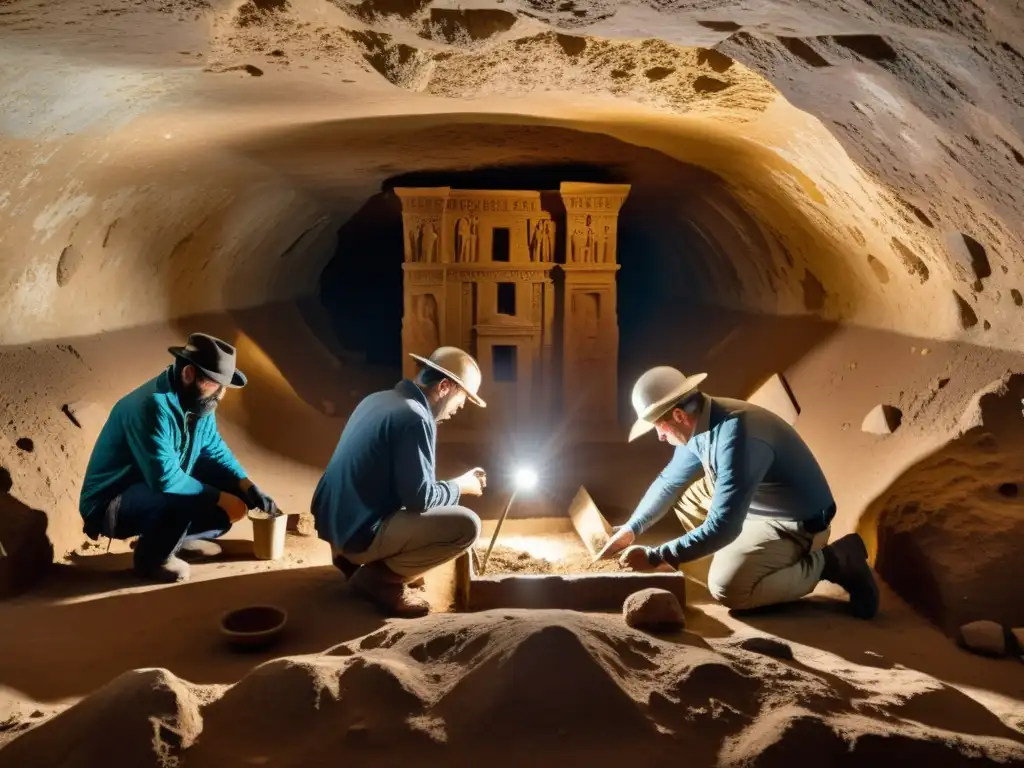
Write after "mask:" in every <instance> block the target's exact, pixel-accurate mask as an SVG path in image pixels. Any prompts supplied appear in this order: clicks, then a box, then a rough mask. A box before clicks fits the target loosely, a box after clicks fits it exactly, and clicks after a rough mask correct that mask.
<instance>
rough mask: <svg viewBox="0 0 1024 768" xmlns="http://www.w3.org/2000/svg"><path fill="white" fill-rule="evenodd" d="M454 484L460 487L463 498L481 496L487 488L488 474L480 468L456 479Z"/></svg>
mask: <svg viewBox="0 0 1024 768" xmlns="http://www.w3.org/2000/svg"><path fill="white" fill-rule="evenodd" d="M454 483H455V484H456V485H457V486H459V493H460V494H461V495H463V496H479V495H481V494H482V493H483V492H484V488H486V487H487V473H486V472H484V471H483V470H482V469H481V468H480V467H476V468H474V469H471V470H469V472H467V473H466V474H464V475H459V476H458V477H456V478H455V480H454Z"/></svg>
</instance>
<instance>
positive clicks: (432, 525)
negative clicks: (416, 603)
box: [334, 506, 480, 581]
mask: <svg viewBox="0 0 1024 768" xmlns="http://www.w3.org/2000/svg"><path fill="white" fill-rule="evenodd" d="M479 536H480V518H479V517H477V516H476V513H475V512H473V510H471V509H467V508H466V507H458V506H452V507H434V508H433V509H428V510H426V511H424V512H406V511H404V510H399V511H398V512H395V513H394V514H393V515H391V516H389V517H387V518H385V520H384V522H382V523H381V525H380V528H379V529H378V530H377V535H376V536H374V538H373V542H372V543H371V544H370V546H369V547H367V549H366V551H365V552H349V551H345V550H343V551H342V552H341V554H343V555H344V556H345V557H346V558H347V559H348V560H349V562H351V563H355V564H356V565H366V564H368V563H372V562H375V561H377V560H383V561H384V564H385V565H386V566H387V567H388V568H390V569H391V570H392V571H394V572H395V573H397V574H398V575H399V576H403V577H405V579H406V580H407V581H408V580H411V579H414V578H416V577H417V576H420V575H422V574H424V573H426V572H427V571H429V570H430V569H431V568H434V567H435V566H438V565H441V564H442V563H446V562H448V561H449V560H452V559H454V558H456V557H458V556H459V555H460V554H462V553H463V552H465V551H466V550H467V549H469V548H470V547H471V546H473V544H474V543H475V542H476V540H477V538H478V537H479ZM334 554H338V552H337V551H336V550H335V553H334Z"/></svg>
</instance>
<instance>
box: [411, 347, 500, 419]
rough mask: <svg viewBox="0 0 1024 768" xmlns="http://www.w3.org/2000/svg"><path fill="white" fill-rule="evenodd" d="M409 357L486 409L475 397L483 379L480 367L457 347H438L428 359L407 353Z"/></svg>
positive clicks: (478, 398)
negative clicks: (452, 382)
mask: <svg viewBox="0 0 1024 768" xmlns="http://www.w3.org/2000/svg"><path fill="white" fill-rule="evenodd" d="M409 357H411V358H412V359H414V360H418V361H419V362H421V363H423V364H424V365H429V366H430V367H431V368H433V369H434V370H436V371H440V372H441V373H443V374H444V375H445V376H447V377H448V378H449V379H451V380H452V381H454V382H455V383H456V384H458V385H459V386H460V387H462V389H464V390H465V391H466V397H468V398H469V400H470V401H471V402H473V403H474V404H476V405H479V406H480V407H481V408H486V407H487V403H485V402H484V401H483V400H481V399H480V397H479V396H478V395H477V392H479V391H480V382H481V380H482V379H483V376H482V375H481V373H480V366H479V365H477V363H476V360H474V359H473V357H472V355H470V354H469V353H468V352H463V351H462V350H461V349H459V348H458V347H438V348H437V349H435V350H434V351H433V353H431V355H430V357H429V358H426V357H420V356H419V355H414V354H412V353H409Z"/></svg>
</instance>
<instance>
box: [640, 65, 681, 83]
mask: <svg viewBox="0 0 1024 768" xmlns="http://www.w3.org/2000/svg"><path fill="white" fill-rule="evenodd" d="M673 72H675V70H674V69H673V68H672V67H651V68H650V69H648V70H647V71H646V72H644V75H645V76H646V77H647V79H648V80H650V81H651V82H652V83H656V82H657V81H658V80H664V79H665V78H666V77H668V76H669V75H671V74H672V73H673Z"/></svg>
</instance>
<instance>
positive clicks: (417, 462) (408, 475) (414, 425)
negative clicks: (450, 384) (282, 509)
mask: <svg viewBox="0 0 1024 768" xmlns="http://www.w3.org/2000/svg"><path fill="white" fill-rule="evenodd" d="M436 446H437V427H436V424H435V422H434V416H433V414H432V413H431V412H430V406H429V404H428V403H427V398H426V396H425V395H424V394H423V392H422V390H420V388H419V387H417V386H416V385H415V384H414V383H413V382H412V381H410V380H408V379H403V380H402V381H400V382H399V383H398V384H397V385H396V386H395V388H394V389H389V390H385V391H383V392H375V393H374V394H372V395H369V396H368V397H365V398H364V399H363V400H362V402H360V403H359V405H357V406H356V408H355V410H354V411H352V415H351V416H350V417H349V420H348V423H347V424H346V425H345V429H344V430H342V433H341V437H340V438H339V440H338V445H337V447H336V448H335V449H334V455H333V456H331V460H330V462H329V463H328V464H327V469H326V470H324V474H323V476H322V477H321V478H320V482H319V483H318V484H317V487H316V492H315V493H314V494H313V504H312V512H313V517H314V518H315V519H316V530H317V534H318V535H319V536H320V538H321V539H324V540H325V541H329V542H330V543H331V544H332V545H333V546H334V547H335V548H337V549H347V550H349V551H351V552H362V551H364V550H365V549H366V548H367V547H369V546H370V543H371V542H372V541H373V537H374V535H376V533H377V529H378V528H379V527H380V523H381V522H382V521H383V520H384V519H385V518H386V517H388V516H389V515H391V514H393V513H394V512H396V511H397V510H399V509H401V508H403V507H404V508H405V509H407V510H409V511H413V512H419V511H423V510H426V509H431V508H433V507H443V506H449V505H452V504H457V503H458V501H459V486H458V485H456V484H455V482H453V481H451V480H447V481H442V482H439V481H438V480H437V478H436V476H435V458H434V457H435V451H436Z"/></svg>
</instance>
